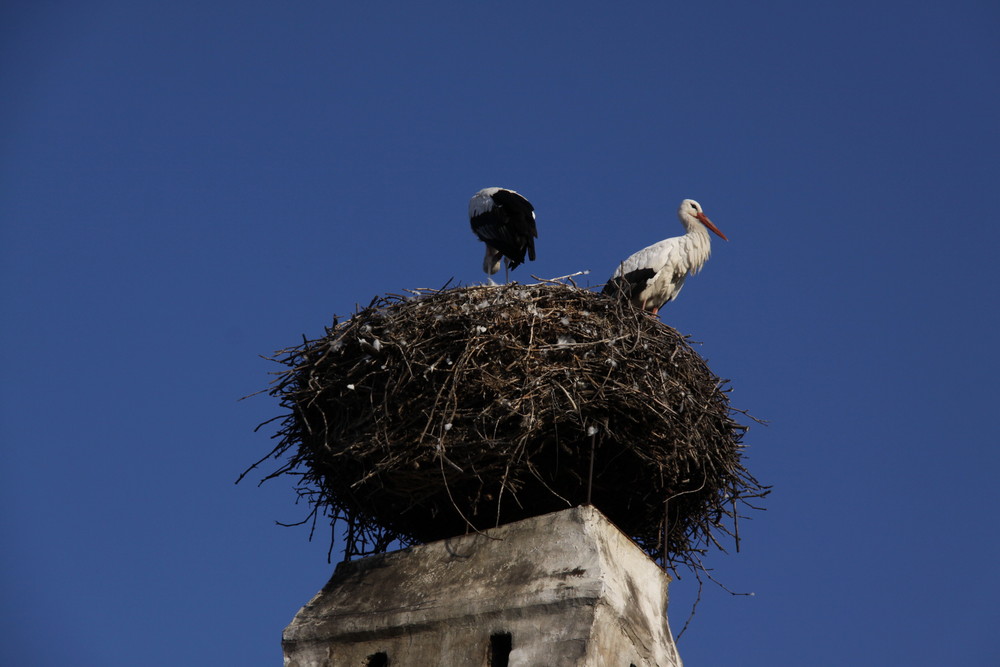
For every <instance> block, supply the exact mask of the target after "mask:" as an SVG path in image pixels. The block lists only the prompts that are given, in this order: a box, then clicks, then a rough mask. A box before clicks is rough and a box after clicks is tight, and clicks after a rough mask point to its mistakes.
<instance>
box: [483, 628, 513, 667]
mask: <svg viewBox="0 0 1000 667" xmlns="http://www.w3.org/2000/svg"><path fill="white" fill-rule="evenodd" d="M512 647H513V639H512V638H511V636H510V633H509V632H498V633H497V634H495V635H490V665H489V667H507V663H508V661H509V660H510V650H511V648H512Z"/></svg>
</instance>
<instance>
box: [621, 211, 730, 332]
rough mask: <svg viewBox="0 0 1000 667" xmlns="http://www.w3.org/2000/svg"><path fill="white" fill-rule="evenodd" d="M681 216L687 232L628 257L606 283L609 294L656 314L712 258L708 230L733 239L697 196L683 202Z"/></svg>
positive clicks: (723, 237) (675, 296) (679, 214)
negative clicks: (710, 218)
mask: <svg viewBox="0 0 1000 667" xmlns="http://www.w3.org/2000/svg"><path fill="white" fill-rule="evenodd" d="M677 216H678V217H679V218H680V219H681V224H683V225H684V228H685V229H687V234H684V235H683V236H675V237H673V238H669V239H664V240H663V241H660V242H659V243H654V244H653V245H651V246H649V247H648V248H643V249H642V250H640V251H639V252H637V253H635V254H634V255H632V256H631V257H629V258H628V259H626V260H625V261H624V262H622V263H621V264H620V265H619V266H618V269H617V270H616V271H615V273H614V275H613V276H612V277H611V280H609V281H608V283H607V284H606V285H605V286H604V290H603V291H604V293H605V294H610V295H612V296H620V297H622V298H626V299H628V300H629V301H631V302H632V304H633V305H635V306H636V307H637V308H641V309H643V310H646V311H649V312H651V313H652V314H653V315H656V314H657V313H659V310H660V308H662V307H663V305H664V304H665V303H667V302H669V301H673V300H674V299H675V298H677V295H678V294H679V293H680V291H681V287H683V286H684V281H685V280H686V279H687V277H688V275H690V274H693V273H697V272H698V271H699V270H700V269H701V267H702V266H703V265H704V264H705V262H706V261H708V256H709V255H710V254H711V252H712V247H711V242H710V241H709V237H708V230H712V231H713V232H715V233H716V234H718V235H719V236H720V237H721V238H722V239H723V240H725V241H728V240H729V239H727V238H726V235H725V234H723V233H722V232H720V231H719V229H718V227H716V226H715V225H714V224H712V221H711V220H709V219H708V217H707V216H706V215H705V213H704V212H703V211H702V210H701V204H699V203H698V202H696V201H694V200H693V199H685V200H684V201H682V202H681V205H680V208H678V209H677Z"/></svg>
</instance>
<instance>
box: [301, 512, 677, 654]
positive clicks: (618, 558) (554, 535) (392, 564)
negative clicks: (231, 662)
mask: <svg viewBox="0 0 1000 667" xmlns="http://www.w3.org/2000/svg"><path fill="white" fill-rule="evenodd" d="M668 582H669V576H668V575H667V574H666V573H664V572H663V571H662V570H660V568H659V567H657V566H656V564H655V563H653V562H652V561H651V560H650V559H649V558H648V557H647V556H646V554H644V553H643V552H642V551H641V550H640V549H639V548H638V547H636V546H635V544H633V543H632V541H631V540H629V539H628V538H627V537H626V536H625V535H623V534H622V533H621V532H620V531H619V530H618V529H617V528H615V527H614V525H612V524H611V523H610V522H608V520H607V519H605V518H604V516H603V515H602V514H601V513H600V512H598V511H597V510H595V509H594V508H592V507H578V508H574V509H570V510H565V511H563V512H556V513H554V514H547V515H544V516H539V517H534V518H531V519H526V520H524V521H520V522H518V523H513V524H508V525H506V526H501V527H499V528H496V529H493V530H490V531H488V532H487V533H485V534H473V535H466V536H463V537H457V538H453V539H448V540H442V541H440V542H433V543H431V544H426V545H423V546H419V547H414V548H412V549H407V550H403V551H397V552H394V553H390V554H382V555H378V556H370V557H368V558H364V559H361V560H357V561H352V562H349V563H342V564H341V565H339V566H338V567H337V569H336V571H335V572H334V575H333V577H332V578H331V579H330V581H329V583H327V585H326V586H325V587H324V588H323V590H321V591H320V592H319V593H317V594H316V596H315V597H313V599H312V600H310V601H309V603H308V604H306V606H305V607H303V608H302V609H301V610H300V611H299V613H298V614H296V615H295V618H294V619H293V620H292V622H291V624H290V625H289V626H288V627H287V628H286V629H285V632H284V636H283V641H282V645H283V648H284V652H285V665H286V667H321V666H322V667H327V666H336V667H339V666H340V665H349V666H351V667H364V666H365V665H368V664H388V665H392V666H414V667H419V666H423V665H429V666H436V665H449V666H450V665H456V666H458V665H469V666H475V667H486V666H488V665H490V661H491V649H490V637H491V635H495V634H500V633H509V634H510V635H511V651H510V653H509V662H508V663H506V664H509V665H510V666H511V667H529V666H530V667H537V666H541V665H544V666H546V667H558V666H563V665H565V666H569V665H574V666H577V665H585V666H587V667H599V666H600V667H604V666H607V667H629V666H630V665H635V667H653V666H658V667H680V665H681V661H680V658H679V657H678V655H677V651H676V648H675V646H674V642H673V638H672V637H671V634H670V628H669V626H668V625H667V619H666V606H667V583H668ZM377 653H384V654H385V657H386V658H388V663H380V662H377V661H373V662H371V663H370V662H369V660H370V658H371V656H373V655H375V654H377Z"/></svg>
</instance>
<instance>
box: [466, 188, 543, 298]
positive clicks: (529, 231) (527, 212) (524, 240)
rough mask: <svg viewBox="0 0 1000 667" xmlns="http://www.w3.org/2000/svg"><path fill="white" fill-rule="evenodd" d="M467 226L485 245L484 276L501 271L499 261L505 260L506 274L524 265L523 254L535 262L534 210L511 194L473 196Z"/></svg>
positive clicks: (490, 190) (499, 191)
mask: <svg viewBox="0 0 1000 667" xmlns="http://www.w3.org/2000/svg"><path fill="white" fill-rule="evenodd" d="M469 224H471V225H472V231H473V232H475V234H476V236H478V237H479V240H480V241H482V242H483V243H485V244H486V257H485V258H484V259H483V271H485V272H486V274H487V276H492V275H493V274H494V273H496V272H497V271H499V270H500V259H501V257H506V258H507V271H511V270H513V269H516V268H517V267H518V266H519V265H520V264H523V263H524V253H525V252H527V253H528V259H530V260H531V261H535V239H536V238H537V237H538V232H537V231H536V229H535V207H534V206H532V205H531V202H529V201H528V200H527V199H525V198H524V197H522V196H521V195H519V194H518V193H516V192H514V191H513V190H508V189H507V188H484V189H482V190H480V191H479V192H477V193H476V194H474V195H473V196H472V199H470V200H469ZM492 282H493V280H492V278H491V279H490V283H492Z"/></svg>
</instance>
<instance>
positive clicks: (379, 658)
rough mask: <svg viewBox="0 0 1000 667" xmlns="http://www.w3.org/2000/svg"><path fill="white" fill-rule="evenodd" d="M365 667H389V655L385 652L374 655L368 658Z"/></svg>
mask: <svg viewBox="0 0 1000 667" xmlns="http://www.w3.org/2000/svg"><path fill="white" fill-rule="evenodd" d="M365 667H389V654H388V653H386V652H385V651H379V652H378V653H372V654H371V655H370V656H368V662H367V663H365Z"/></svg>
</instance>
